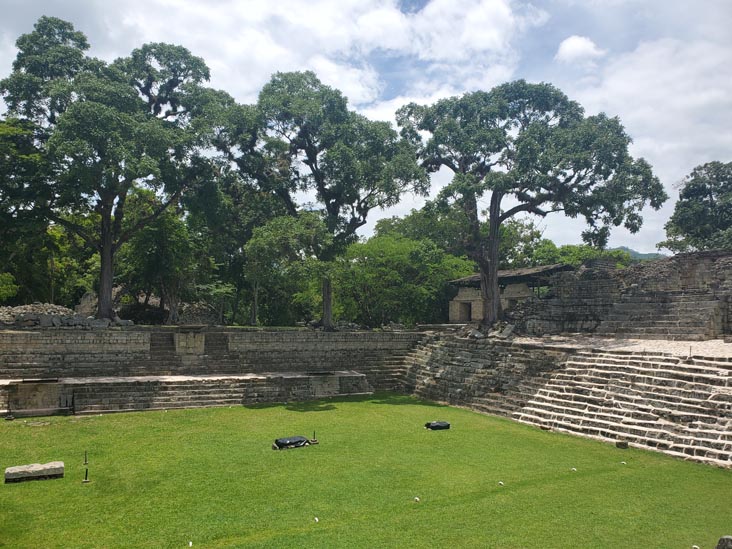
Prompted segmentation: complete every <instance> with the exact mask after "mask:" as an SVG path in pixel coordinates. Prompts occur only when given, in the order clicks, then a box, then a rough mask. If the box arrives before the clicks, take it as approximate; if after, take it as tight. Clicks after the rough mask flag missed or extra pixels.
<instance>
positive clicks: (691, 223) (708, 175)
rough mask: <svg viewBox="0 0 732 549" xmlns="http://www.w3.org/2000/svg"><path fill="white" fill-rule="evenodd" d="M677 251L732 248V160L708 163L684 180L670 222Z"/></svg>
mask: <svg viewBox="0 0 732 549" xmlns="http://www.w3.org/2000/svg"><path fill="white" fill-rule="evenodd" d="M665 228H666V236H667V237H668V240H666V241H664V242H661V243H659V245H658V246H659V247H664V248H668V249H670V250H673V251H679V252H683V251H691V250H708V249H714V248H723V249H732V162H729V163H726V164H725V163H723V162H708V163H707V164H703V165H701V166H697V167H696V168H694V170H693V171H692V172H691V173H690V174H689V175H688V176H687V177H686V178H685V179H684V183H683V186H682V188H681V192H680V194H679V200H678V202H676V206H675V208H674V213H673V215H672V216H671V219H670V220H669V221H668V223H666V226H665Z"/></svg>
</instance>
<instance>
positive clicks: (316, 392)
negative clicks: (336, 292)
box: [60, 371, 373, 414]
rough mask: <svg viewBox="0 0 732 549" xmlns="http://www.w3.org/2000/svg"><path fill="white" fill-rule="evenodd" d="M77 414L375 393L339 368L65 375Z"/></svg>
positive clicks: (361, 377)
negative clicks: (187, 373) (72, 376)
mask: <svg viewBox="0 0 732 549" xmlns="http://www.w3.org/2000/svg"><path fill="white" fill-rule="evenodd" d="M60 382H61V383H62V384H63V387H64V390H65V391H66V392H67V394H69V395H70V399H71V401H72V402H73V408H74V413H77V414H96V413H109V412H126V411H142V410H169V409H175V408H209V407H217V406H241V405H245V404H246V405H248V404H256V403H259V402H286V401H301V400H312V399H317V398H325V397H330V396H338V395H343V394H348V395H360V394H371V393H373V387H372V386H371V385H370V384H369V383H368V381H367V380H366V376H364V375H363V374H360V373H358V372H351V371H337V372H321V373H317V374H303V373H300V372H286V373H285V372H280V373H276V374H242V375H210V376H201V375H199V376H140V377H128V378H104V379H100V378H76V379H74V378H70V379H62V380H60Z"/></svg>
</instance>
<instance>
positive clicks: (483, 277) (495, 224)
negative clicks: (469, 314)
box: [478, 192, 502, 326]
mask: <svg viewBox="0 0 732 549" xmlns="http://www.w3.org/2000/svg"><path fill="white" fill-rule="evenodd" d="M500 215H501V195H500V193H498V192H494V193H493V194H492V195H491V205H490V209H489V213H488V216H489V217H488V242H487V246H486V250H485V254H484V256H483V258H482V260H481V261H479V262H478V265H479V267H480V293H481V297H482V298H483V320H482V321H481V325H482V326H492V325H493V324H494V323H495V322H496V321H497V320H499V319H500V318H501V314H502V310H501V290H500V287H499V285H498V245H499V244H500V241H501V233H500V228H501V222H500Z"/></svg>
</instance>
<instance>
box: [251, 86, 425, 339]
mask: <svg viewBox="0 0 732 549" xmlns="http://www.w3.org/2000/svg"><path fill="white" fill-rule="evenodd" d="M258 107H259V111H260V115H261V123H262V126H261V127H262V133H261V134H260V137H261V144H260V147H259V149H258V150H259V158H260V162H259V164H258V165H257V168H258V171H257V172H256V173H255V175H256V176H257V177H259V178H260V181H262V184H263V185H265V186H266V187H268V188H270V189H272V191H273V192H274V193H275V194H276V195H277V196H278V197H279V198H280V199H281V200H282V201H283V203H284V205H285V207H286V209H287V210H288V211H289V212H290V214H292V215H298V211H299V209H300V205H298V204H297V197H296V193H297V191H301V192H305V193H307V195H308V196H310V197H312V198H314V199H315V201H316V203H317V205H312V206H309V209H316V210H318V211H319V212H320V213H321V215H322V218H323V222H324V223H325V226H326V227H327V229H328V231H329V233H330V234H331V236H332V240H331V244H330V245H329V246H325V247H323V248H321V249H320V251H319V253H318V259H320V260H321V261H330V260H332V259H334V258H335V257H336V256H338V255H339V254H342V253H343V252H344V251H345V249H346V247H347V246H348V244H350V243H351V242H354V241H355V240H356V238H357V236H356V230H357V229H358V228H359V227H362V226H363V225H364V224H366V220H367V216H368V213H369V212H370V211H371V210H372V209H374V208H385V207H388V206H393V205H394V204H396V203H397V202H398V201H399V199H400V197H401V195H402V194H403V193H404V192H405V191H408V190H411V191H414V192H418V193H422V192H424V191H425V189H426V186H427V176H426V174H425V172H424V170H422V169H421V168H420V167H419V166H418V165H417V163H416V161H415V155H414V150H413V148H412V146H411V144H410V143H409V142H408V141H407V140H404V139H400V138H399V134H398V133H397V132H396V131H395V130H394V129H393V128H392V127H391V125H390V124H389V123H388V122H374V121H371V120H369V119H367V118H365V117H364V116H361V115H359V114H357V113H355V112H352V111H350V110H349V109H348V104H347V100H346V98H345V97H344V96H343V95H342V94H341V92H340V91H338V90H336V89H334V88H331V87H329V86H326V85H324V84H323V83H322V82H320V80H318V78H317V77H316V76H315V74H314V73H312V72H296V73H277V74H275V75H274V76H273V77H272V79H271V80H270V82H269V83H267V84H266V85H265V86H264V88H263V89H262V92H261V93H260V96H259V103H258ZM266 187H265V188H266ZM330 305H331V281H330V277H329V276H325V277H324V278H323V322H324V325H325V326H326V327H327V328H329V327H331V326H332V317H331V309H330Z"/></svg>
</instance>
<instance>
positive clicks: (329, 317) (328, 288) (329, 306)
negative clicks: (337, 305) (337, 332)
mask: <svg viewBox="0 0 732 549" xmlns="http://www.w3.org/2000/svg"><path fill="white" fill-rule="evenodd" d="M323 329H324V330H326V331H328V332H332V331H333V286H332V285H331V281H330V278H329V277H327V276H326V277H323Z"/></svg>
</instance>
